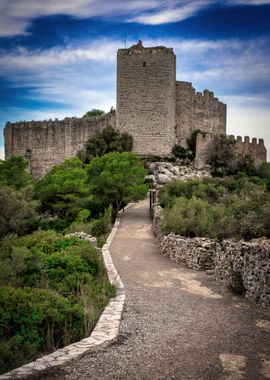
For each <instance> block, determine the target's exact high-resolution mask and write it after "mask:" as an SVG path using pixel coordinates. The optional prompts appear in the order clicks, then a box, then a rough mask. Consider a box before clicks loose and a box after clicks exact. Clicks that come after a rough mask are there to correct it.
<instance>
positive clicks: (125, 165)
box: [87, 152, 147, 213]
mask: <svg viewBox="0 0 270 380" xmlns="http://www.w3.org/2000/svg"><path fill="white" fill-rule="evenodd" d="M87 175H88V183H89V187H90V192H91V194H92V195H93V196H94V201H95V202H96V203H97V205H99V206H100V207H102V208H103V210H105V209H106V208H107V207H109V205H110V204H111V205H112V206H113V209H114V211H115V213H117V211H118V210H120V209H121V207H123V206H124V205H125V204H126V203H128V202H129V201H131V200H138V199H143V198H144V197H145V195H146V192H147V185H146V184H145V183H144V177H145V169H144V168H143V166H142V164H141V163H140V161H139V158H138V156H137V155H136V154H133V153H128V152H123V153H119V152H111V153H108V154H106V155H104V156H102V157H96V158H93V159H92V161H91V162H90V164H89V165H88V166H87Z"/></svg>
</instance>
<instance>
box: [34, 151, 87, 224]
mask: <svg viewBox="0 0 270 380" xmlns="http://www.w3.org/2000/svg"><path fill="white" fill-rule="evenodd" d="M86 179H87V174H86V171H85V169H84V168H83V163H82V161H81V160H80V159H79V158H71V159H68V160H66V161H64V162H63V163H62V164H60V165H55V166H54V167H53V168H52V170H51V171H50V172H49V173H47V174H45V176H44V177H43V178H42V179H41V180H40V181H38V182H37V184H36V186H35V193H36V196H37V198H38V199H40V201H41V205H42V210H43V211H46V210H47V211H49V212H51V213H53V214H54V215H57V216H59V217H60V218H66V219H67V220H70V221H71V220H72V219H74V218H76V217H77V215H78V214H79V212H80V211H81V210H82V209H84V208H87V207H86V206H87V204H88V202H89V189H88V187H87V186H86V184H85V181H86Z"/></svg>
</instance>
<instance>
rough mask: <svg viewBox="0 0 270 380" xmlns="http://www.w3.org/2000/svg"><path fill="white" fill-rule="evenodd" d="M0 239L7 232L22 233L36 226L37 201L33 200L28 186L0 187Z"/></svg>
mask: <svg viewBox="0 0 270 380" xmlns="http://www.w3.org/2000/svg"><path fill="white" fill-rule="evenodd" d="M0 203H1V208H0V239H2V238H3V237H4V236H5V235H7V234H9V233H16V234H19V235H23V234H26V233H29V232H31V231H33V230H34V229H35V228H36V226H37V220H38V217H37V212H36V209H37V202H35V201H33V191H32V188H31V187H30V188H29V187H25V188H24V189H21V190H14V189H13V188H12V187H8V186H3V187H2V188H0Z"/></svg>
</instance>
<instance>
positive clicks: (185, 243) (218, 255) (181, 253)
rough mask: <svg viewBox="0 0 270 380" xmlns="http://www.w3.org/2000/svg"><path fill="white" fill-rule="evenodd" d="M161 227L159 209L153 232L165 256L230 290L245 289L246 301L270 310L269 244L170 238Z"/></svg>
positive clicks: (197, 238) (157, 209)
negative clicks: (213, 279)
mask: <svg viewBox="0 0 270 380" xmlns="http://www.w3.org/2000/svg"><path fill="white" fill-rule="evenodd" d="M161 225H162V209H161V207H160V206H159V205H155V206H154V207H153V231H154V234H155V236H157V238H158V240H159V243H160V249H161V253H162V254H163V255H165V256H167V257H169V258H170V259H171V260H172V261H174V262H176V263H178V264H184V265H186V266H187V267H188V268H190V269H193V270H207V271H210V273H212V274H213V276H214V278H215V279H216V280H217V281H219V282H221V283H223V284H225V285H226V286H228V287H229V288H232V289H235V290H239V289H237V287H239V286H240V285H241V286H243V290H244V292H245V297H246V298H248V299H250V300H252V301H253V302H255V303H257V304H258V305H260V306H262V307H264V308H266V307H269V306H270V241H269V240H265V239H255V240H253V241H251V242H246V241H239V242H235V241H232V240H224V241H221V242H218V241H216V240H213V239H208V238H199V237H196V238H186V237H184V236H179V235H175V234H169V235H167V236H166V235H163V233H162V231H161ZM239 281H240V282H241V284H240V285H239ZM237 282H238V283H237Z"/></svg>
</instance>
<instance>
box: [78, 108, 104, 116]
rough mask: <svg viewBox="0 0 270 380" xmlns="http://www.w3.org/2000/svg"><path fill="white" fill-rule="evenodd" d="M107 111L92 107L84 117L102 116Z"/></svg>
mask: <svg viewBox="0 0 270 380" xmlns="http://www.w3.org/2000/svg"><path fill="white" fill-rule="evenodd" d="M102 115H105V112H104V111H102V110H99V109H96V108H92V109H91V111H87V112H86V113H85V114H84V115H83V117H92V116H102Z"/></svg>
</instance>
